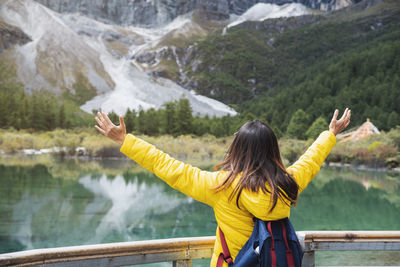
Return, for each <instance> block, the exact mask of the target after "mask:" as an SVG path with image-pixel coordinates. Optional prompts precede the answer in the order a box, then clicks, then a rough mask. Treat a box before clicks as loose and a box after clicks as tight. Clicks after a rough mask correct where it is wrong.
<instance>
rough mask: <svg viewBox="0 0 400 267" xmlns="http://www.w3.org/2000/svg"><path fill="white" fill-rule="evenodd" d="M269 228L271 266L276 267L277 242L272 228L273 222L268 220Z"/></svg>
mask: <svg viewBox="0 0 400 267" xmlns="http://www.w3.org/2000/svg"><path fill="white" fill-rule="evenodd" d="M267 228H268V232H269V234H270V235H271V266H272V267H276V254H275V243H274V235H273V234H272V229H271V222H268V225H267Z"/></svg>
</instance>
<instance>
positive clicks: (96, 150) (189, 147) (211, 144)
mask: <svg viewBox="0 0 400 267" xmlns="http://www.w3.org/2000/svg"><path fill="white" fill-rule="evenodd" d="M398 136H400V130H397V131H392V132H390V133H389V134H387V133H382V134H379V135H373V136H370V137H368V138H365V139H363V140H361V141H358V142H345V143H344V142H340V140H338V141H337V144H336V145H335V147H334V148H333V150H332V152H331V153H330V154H329V156H328V158H327V159H326V164H328V165H330V166H335V167H352V168H358V169H361V170H368V169H371V170H391V171H396V172H398V171H399V168H400V151H399V147H398V145H399V144H397V143H398V139H399V138H398ZM138 137H140V138H142V139H143V140H145V141H148V142H149V143H151V144H153V145H155V146H156V147H157V148H159V149H161V150H162V151H164V152H166V153H168V154H170V155H171V156H173V157H175V158H177V159H179V160H182V161H185V162H188V163H190V164H193V165H196V166H213V165H215V164H217V163H218V162H220V161H221V160H222V159H223V158H224V156H225V153H226V151H227V149H228V146H229V144H230V143H231V141H232V139H233V137H232V136H229V137H218V138H217V137H215V136H212V135H203V136H201V137H198V136H192V135H180V136H176V137H174V136H171V135H160V136H146V135H138ZM396 138H397V139H396ZM312 142H313V140H311V139H309V140H297V139H289V138H281V139H280V140H279V145H280V150H281V155H282V158H283V161H284V164H285V165H286V166H288V165H290V164H291V163H293V162H294V161H296V160H297V159H298V158H299V157H300V156H301V155H302V154H303V153H304V152H305V150H306V149H307V148H308V147H309V146H310V145H311V144H312ZM119 148H120V146H119V145H118V144H116V143H113V142H112V141H110V140H109V139H107V138H105V137H104V136H102V135H101V134H99V133H97V132H96V130H95V129H92V128H76V129H72V130H65V129H57V130H54V131H45V132H34V131H33V132H32V131H27V130H21V131H16V130H0V155H1V157H13V158H14V159H18V158H19V157H26V156H31V158H32V160H33V158H35V157H36V156H43V155H50V156H54V157H57V158H61V159H63V158H74V159H78V160H82V161H87V160H90V159H114V158H118V159H120V158H124V155H123V154H122V153H120V152H119ZM14 161H15V160H14Z"/></svg>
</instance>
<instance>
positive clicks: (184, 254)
mask: <svg viewBox="0 0 400 267" xmlns="http://www.w3.org/2000/svg"><path fill="white" fill-rule="evenodd" d="M297 236H298V237H299V240H300V242H301V243H302V246H303V248H304V251H305V254H304V259H303V266H305V267H309V266H314V264H315V259H314V253H315V251H326V250H351V251H360V250H378V251H400V231H351V232H347V231H306V232H297ZM214 242H215V237H211V236H210V237H192V238H173V239H162V240H149V241H135V242H123V243H111V244H98V245H86V246H75V247H63V248H50V249H35V250H28V251H21V252H14V253H8V254H0V266H57V267H60V266H61V267H64V266H127V265H135V264H147V263H155V262H172V265H173V266H176V267H178V266H179V267H184V266H192V260H193V259H202V258H210V257H211V255H212V250H213V247H214Z"/></svg>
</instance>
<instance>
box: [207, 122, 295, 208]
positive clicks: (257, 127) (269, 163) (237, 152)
mask: <svg viewBox="0 0 400 267" xmlns="http://www.w3.org/2000/svg"><path fill="white" fill-rule="evenodd" d="M215 169H221V170H225V171H228V175H227V177H226V178H225V180H224V181H223V182H222V183H221V184H220V185H218V186H217V187H215V188H214V189H216V190H222V189H225V188H228V187H229V186H230V185H231V184H232V183H233V181H234V180H235V178H236V177H237V176H238V175H239V174H240V173H241V175H240V178H239V182H238V184H237V185H236V187H235V189H234V190H233V192H232V194H231V195H230V198H229V199H230V200H232V199H233V197H234V196H235V195H237V197H236V205H237V206H238V207H239V197H240V194H241V193H242V191H243V189H248V190H251V191H253V192H258V191H259V190H260V189H261V190H262V191H263V192H264V193H267V192H268V193H270V194H271V202H272V206H271V208H270V210H269V211H268V212H269V213H270V212H271V211H272V210H273V209H274V208H275V206H276V204H277V201H278V198H279V199H280V200H282V201H283V202H284V203H285V204H286V205H288V206H290V205H292V204H296V202H297V194H298V190H299V186H298V184H297V183H296V181H295V180H294V178H293V177H292V176H291V175H290V174H289V173H288V172H287V171H286V168H285V166H284V165H283V163H282V159H281V155H280V152H279V147H278V141H277V139H276V136H275V134H274V132H273V131H272V129H271V128H270V127H269V126H268V125H266V124H265V123H263V122H261V121H259V120H253V121H249V122H246V123H245V124H244V125H243V126H242V127H240V129H239V131H238V132H237V133H236V134H235V137H234V139H233V141H232V143H231V145H230V146H229V149H228V151H227V154H226V156H225V158H224V160H223V161H222V162H221V163H219V164H218V165H217V166H215ZM267 185H269V189H268V188H267ZM239 208H240V207H239Z"/></svg>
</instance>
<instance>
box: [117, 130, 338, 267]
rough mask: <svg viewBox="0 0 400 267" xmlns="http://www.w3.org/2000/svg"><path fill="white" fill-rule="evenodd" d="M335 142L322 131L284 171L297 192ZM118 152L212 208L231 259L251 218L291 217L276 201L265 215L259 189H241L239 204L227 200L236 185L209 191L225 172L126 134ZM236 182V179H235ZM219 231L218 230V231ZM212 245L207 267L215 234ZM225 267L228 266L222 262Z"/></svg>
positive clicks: (248, 231) (264, 199)
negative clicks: (194, 164) (194, 163)
mask: <svg viewBox="0 0 400 267" xmlns="http://www.w3.org/2000/svg"><path fill="white" fill-rule="evenodd" d="M335 143H336V137H335V135H334V134H332V133H331V132H329V131H325V132H322V133H321V135H320V136H319V137H318V139H317V140H316V141H315V142H314V143H313V144H312V145H311V146H310V147H309V148H308V149H307V151H306V152H305V153H304V154H303V155H302V156H301V157H300V159H299V160H298V161H296V162H295V163H294V164H293V165H292V166H290V167H289V168H287V170H288V172H289V173H291V174H292V175H293V177H294V178H295V179H296V181H297V183H298V184H299V186H300V192H301V191H302V190H304V189H305V188H306V186H307V185H308V183H309V182H310V181H311V180H312V178H314V176H315V175H316V174H317V173H318V171H319V169H320V167H321V165H322V163H323V162H324V160H325V158H326V157H327V156H328V154H329V153H330V151H331V149H332V148H333V146H334V145H335ZM121 152H122V153H124V154H125V155H127V156H128V157H129V158H131V159H132V160H134V161H136V162H137V163H138V164H140V165H141V166H143V167H144V168H146V169H148V170H149V171H151V172H153V173H154V174H155V175H157V176H158V177H159V178H161V179H162V180H164V181H165V182H166V183H168V185H170V186H171V187H173V188H175V189H177V190H179V191H180V192H182V193H184V194H186V195H188V196H190V197H192V198H194V199H196V200H197V201H200V202H203V203H205V204H207V205H209V206H211V207H212V208H213V209H214V213H215V218H216V220H217V223H218V227H220V228H221V230H222V231H223V232H224V234H225V238H226V242H227V244H228V248H229V251H230V253H231V255H232V258H233V259H235V257H236V255H237V254H238V253H239V250H240V249H241V248H242V247H243V245H244V244H245V243H246V241H247V239H249V237H250V235H251V233H252V230H253V226H254V223H253V220H252V219H253V217H257V218H260V219H262V220H278V219H282V218H285V217H289V216H290V207H288V206H287V205H285V204H284V203H283V202H282V201H280V200H279V198H278V203H277V205H276V207H275V209H274V210H273V211H272V212H271V213H270V214H268V210H269V207H270V206H269V205H270V195H269V194H264V193H263V192H262V190H259V192H258V193H255V192H251V191H248V190H245V189H244V190H243V192H242V194H241V196H240V198H239V205H240V207H241V209H239V208H238V207H237V206H236V201H235V200H233V201H229V200H228V198H229V195H230V194H231V192H232V190H233V188H235V186H236V184H237V182H236V183H235V182H234V183H233V184H232V186H231V188H228V189H226V190H222V191H219V192H218V193H216V192H215V190H212V189H211V188H214V187H215V186H217V185H219V184H220V183H221V182H222V181H223V180H224V178H225V175H226V172H224V171H217V172H209V171H202V170H200V169H199V168H196V167H192V166H191V165H189V164H185V163H183V162H181V161H178V160H176V159H174V158H172V157H170V156H169V155H168V154H166V153H164V152H162V151H160V150H158V149H157V148H155V147H154V146H153V145H151V144H149V143H147V142H145V141H143V140H141V139H139V138H137V137H135V136H133V135H131V134H128V135H127V136H126V138H125V140H124V143H123V144H122V147H121ZM236 181H238V179H236ZM300 192H299V193H300ZM217 230H218V229H217ZM216 236H217V240H216V242H215V245H214V254H213V256H212V259H211V264H210V266H216V262H217V259H218V255H219V254H220V253H221V251H222V248H221V243H220V241H219V236H218V234H217V235H216ZM224 264H225V265H224V266H227V264H226V263H224Z"/></svg>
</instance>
